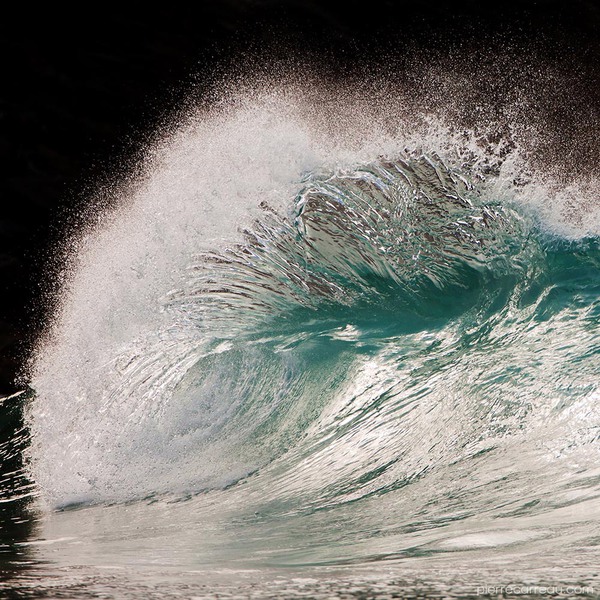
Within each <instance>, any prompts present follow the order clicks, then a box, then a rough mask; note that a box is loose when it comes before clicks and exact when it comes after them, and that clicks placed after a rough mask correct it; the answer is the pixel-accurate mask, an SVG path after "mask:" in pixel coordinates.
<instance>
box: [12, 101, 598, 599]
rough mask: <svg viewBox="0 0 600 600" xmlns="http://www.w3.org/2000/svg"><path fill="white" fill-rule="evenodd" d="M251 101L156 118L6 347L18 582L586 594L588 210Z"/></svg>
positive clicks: (590, 496)
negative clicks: (129, 168)
mask: <svg viewBox="0 0 600 600" xmlns="http://www.w3.org/2000/svg"><path fill="white" fill-rule="evenodd" d="M261 110H262V109H261ZM266 113H267V117H264V112H261V111H258V112H256V111H255V109H252V110H250V113H247V112H246V113H244V114H242V116H241V117H240V118H239V119H238V117H237V116H236V115H237V113H236V114H234V116H233V117H231V116H228V119H229V120H228V121H227V123H225V124H224V123H223V121H218V122H217V124H216V125H215V128H214V129H211V128H210V127H209V126H208V125H205V124H200V125H197V124H196V125H194V127H195V128H193V129H192V130H191V132H190V131H187V132H185V134H181V135H180V137H175V138H174V141H173V140H171V141H170V142H169V143H168V144H167V145H166V146H165V148H164V149H163V150H164V155H162V158H161V155H159V158H158V159H155V161H154V162H152V161H151V163H150V167H151V168H150V170H149V172H150V173H151V174H150V175H149V176H148V177H147V178H146V179H142V182H141V183H140V184H139V186H138V187H137V188H136V187H134V188H133V189H132V190H129V191H127V190H126V194H130V196H128V197H129V198H131V200H130V201H128V203H127V204H125V205H124V206H123V208H121V209H119V210H117V211H116V212H113V213H111V214H107V216H106V217H105V218H103V219H102V220H101V222H100V224H99V225H97V226H94V227H93V228H92V229H91V230H89V231H87V232H85V233H84V234H83V236H82V237H81V239H79V240H77V241H76V243H75V244H74V246H73V247H74V256H75V257H76V258H75V259H74V260H73V264H71V265H70V266H69V271H68V272H67V277H66V278H67V281H68V283H67V286H66V288H65V300H64V302H63V305H62V308H61V310H60V311H59V313H58V315H57V318H56V322H55V324H54V327H53V329H52V331H51V332H49V335H48V338H47V339H46V340H44V341H43V342H41V343H40V346H39V348H38V352H37V354H36V357H35V359H34V361H33V363H32V367H31V373H32V375H31V387H32V389H33V393H32V397H31V398H30V399H29V400H28V401H27V409H26V423H27V426H28V430H29V435H30V442H29V444H28V449H27V450H26V451H25V455H26V473H27V476H28V477H29V479H30V480H32V481H33V482H34V483H33V485H34V488H33V489H34V495H35V500H34V501H33V502H34V504H33V508H31V509H28V510H33V511H34V512H35V514H36V515H37V516H36V517H35V522H36V525H35V528H34V529H33V530H32V531H31V532H30V534H29V537H27V539H26V540H25V541H22V542H20V543H19V544H17V545H16V546H15V547H13V548H12V550H11V551H12V552H14V556H13V558H12V559H11V560H13V562H15V563H23V562H26V563H27V564H29V565H30V566H29V567H26V568H24V575H22V576H21V579H20V582H21V583H20V584H19V585H21V586H22V589H23V590H24V591H23V593H26V590H31V589H32V588H31V587H28V586H31V585H32V584H31V581H33V580H36V579H35V578H36V577H38V578H39V575H40V574H41V575H42V577H41V579H42V580H43V581H44V582H45V583H44V585H47V586H51V585H54V584H53V583H52V582H55V583H56V586H58V588H60V589H61V590H63V591H64V590H71V592H69V593H75V592H73V590H75V589H77V590H79V591H78V592H77V593H81V595H82V596H84V597H85V595H86V594H89V595H92V594H93V593H100V592H99V590H100V591H101V590H103V589H108V590H113V592H114V590H116V589H119V590H121V592H120V593H123V594H124V592H123V590H124V589H128V590H130V593H131V594H134V595H135V593H138V595H139V594H146V593H149V592H148V589H147V588H144V585H149V584H148V581H149V582H151V587H153V586H154V587H153V589H159V588H160V586H163V587H162V588H160V589H162V590H163V591H162V593H163V594H164V595H165V597H169V594H172V595H173V597H175V596H176V594H179V593H184V591H185V590H188V591H187V592H185V593H189V594H192V592H193V594H192V595H194V594H195V595H198V594H200V591H202V590H201V589H200V587H199V586H200V581H202V582H209V583H202V585H208V586H209V587H208V588H206V589H205V590H204V592H203V593H205V592H206V593H207V594H208V595H209V596H210V594H213V593H216V592H215V590H219V589H220V590H221V593H223V594H224V595H225V596H227V594H229V595H232V596H235V594H236V593H240V594H242V592H241V591H240V590H244V589H248V590H249V589H250V587H251V586H258V587H255V588H253V589H255V590H258V591H257V592H256V593H257V594H258V595H257V596H256V597H260V594H261V593H262V594H263V596H264V597H268V596H269V594H271V595H273V596H277V595H279V594H281V593H283V592H282V591H281V589H279V591H277V585H279V584H278V583H277V581H278V578H281V577H283V578H284V579H285V581H287V582H288V583H286V585H288V588H289V589H288V588H286V590H287V591H286V592H285V593H288V594H290V596H293V595H300V594H301V593H304V592H302V590H305V591H306V590H309V591H306V593H309V592H310V590H312V592H310V593H312V594H313V595H314V597H320V596H319V594H322V595H325V594H326V593H328V592H327V590H328V589H329V591H330V592H331V590H330V588H328V586H329V585H330V583H328V582H331V580H333V581H334V582H337V586H338V588H336V587H335V586H336V584H335V583H333V584H332V585H333V588H332V589H334V591H335V589H338V591H339V590H341V589H345V588H344V586H346V587H348V586H350V587H352V586H353V585H357V586H358V588H357V589H358V590H359V591H360V589H363V590H366V589H369V586H371V587H372V586H373V585H380V586H382V588H381V589H380V590H379V592H378V593H380V594H381V595H382V597H385V594H387V593H392V591H393V589H395V587H394V586H400V587H402V586H405V588H406V589H407V590H414V589H416V587H418V585H420V584H419V583H418V582H419V581H425V582H426V584H423V585H426V586H430V587H428V588H427V589H429V590H430V592H431V593H436V590H438V591H439V590H442V591H443V590H458V591H457V592H456V593H457V594H459V595H466V596H468V595H476V594H477V593H480V592H477V591H476V589H475V588H476V587H477V586H479V584H481V585H486V586H489V585H507V584H509V583H514V582H529V583H530V584H531V585H538V586H539V585H542V584H545V583H549V582H552V583H553V584H556V585H558V583H557V582H562V583H561V585H562V584H564V585H565V586H566V585H576V584H577V585H579V586H587V587H586V589H585V590H584V592H582V593H586V594H588V595H589V589H591V587H592V586H593V584H594V581H596V579H595V578H596V577H597V573H596V570H595V568H593V567H592V565H594V564H595V561H596V559H597V556H598V555H597V545H598V540H599V539H600V501H599V492H600V487H599V486H600V471H599V469H598V457H599V455H598V450H599V445H598V444H599V440H598V431H599V427H600V408H599V406H600V405H599V403H598V399H599V396H598V378H599V375H600V338H599V336H598V318H599V315H600V294H599V292H600V269H599V266H600V243H599V238H598V236H597V233H596V230H595V229H594V227H596V225H597V223H596V225H595V221H594V220H593V219H594V218H595V217H594V213H593V212H589V211H588V212H587V213H585V212H584V217H583V219H581V218H580V219H579V220H577V219H574V220H573V221H572V222H569V219H566V220H565V219H564V218H563V217H564V214H565V213H564V210H563V212H561V211H560V210H558V209H557V210H556V211H554V212H551V214H550V213H548V211H546V212H545V213H544V211H540V209H539V205H540V196H542V195H543V194H544V193H546V191H545V190H543V189H542V190H541V191H539V194H538V196H536V197H535V198H534V200H536V201H535V202H534V201H533V200H531V196H530V195H528V194H530V192H531V187H532V186H534V184H533V183H532V184H531V185H530V186H529V188H527V189H525V187H520V186H519V185H517V184H511V180H510V179H509V180H507V179H505V178H504V179H503V175H502V172H501V171H498V172H495V173H494V174H491V175H486V176H483V175H482V170H481V168H480V165H479V163H478V162H477V160H471V161H465V160H457V159H456V153H455V154H453V155H452V154H446V155H445V154H444V153H443V151H442V150H443V149H439V148H432V149H431V151H423V150H422V149H413V150H411V149H400V148H399V147H400V146H404V143H403V142H402V141H398V140H393V139H392V140H391V141H388V142H387V143H388V147H387V148H386V149H385V152H382V149H381V148H377V149H376V150H373V148H371V147H369V145H368V144H365V145H364V147H362V148H361V149H360V150H356V149H353V150H352V152H351V153H348V152H346V150H344V149H340V147H339V146H336V147H335V148H333V149H332V148H331V147H330V146H328V145H327V144H324V143H323V142H322V141H321V142H319V143H317V142H315V141H314V140H313V139H311V138H310V135H308V134H307V133H306V131H305V129H303V127H302V126H300V125H298V122H297V121H295V120H293V119H291V120H290V118H289V116H288V115H285V117H284V118H283V119H275V118H274V117H273V114H272V112H270V111H266ZM236 119H238V120H236ZM253 119H254V120H253ZM265 119H266V120H265ZM240 123H243V124H244V125H243V126H241V125H240ZM247 123H250V125H248V124H247ZM228 127H229V129H228ZM198 128H199V129H198ZM240 131H241V133H240ZM257 132H262V133H260V134H259V133H257ZM248 139H252V140H253V142H254V144H253V145H252V147H251V148H249V147H248V143H247V141H248ZM198 140H201V141H202V142H203V143H202V144H199V142H198ZM206 140H209V141H210V144H206V143H205V142H206ZM432 140H433V138H432ZM319 144H320V145H319ZM431 144H432V146H434V141H432V142H431ZM224 148H227V149H229V151H230V154H227V153H226V152H225V151H224ZM236 153H239V156H238V154H236ZM231 155H235V158H234V159H232V158H231ZM321 155H326V156H327V157H328V159H327V160H326V161H323V160H322V159H321ZM165 156H167V157H168V158H165ZM331 156H333V161H331V160H330V157H331ZM153 160H154V159H153ZM211 161H213V162H211ZM215 161H218V164H219V165H220V166H215ZM223 165H225V166H223ZM219 169H220V170H219ZM232 173H233V175H232ZM507 181H508V183H507ZM240 190H241V191H240ZM120 193H121V192H120ZM240 198H243V199H240ZM236 199H237V200H236ZM542 200H543V198H542ZM544 206H546V207H548V206H551V198H550V197H548V199H547V202H546V204H544ZM561 207H562V208H564V205H561V206H559V209H560V208H561ZM549 214H550V216H548V215H549ZM561 219H562V221H561ZM9 562H10V561H9ZM28 568H30V569H31V573H33V574H34V575H31V573H29V572H28V570H27V569H28ZM124 569H125V570H124ZM28 573H29V574H28ZM107 573H109V574H108V575H107ZM32 578H33V579H32ZM294 578H295V579H294ZM298 578H299V579H298ZM332 578H333V579H332ZM184 580H185V581H187V582H188V583H186V584H185V585H188V588H185V590H184V588H182V587H181V586H184V583H182V582H183V581H184ZM230 580H234V581H237V582H238V583H237V584H235V585H236V586H238V588H239V589H238V588H235V589H233V588H227V586H226V585H225V584H224V583H223V581H228V582H229V581H230ZM400 580H402V581H404V583H402V584H401V583H398V581H400ZM38 581H39V579H38ZM294 581H295V582H296V583H294ZM373 581H376V582H377V584H375V583H373ZM142 582H145V583H142ZM476 584H477V585H476ZM11 585H15V584H14V583H13V584H11ZM69 586H71V587H69ZM73 586H75V587H73ZM77 586H80V587H77ZM210 586H213V587H212V588H211V587H210ZM219 586H221V587H219ZM223 586H225V587H223ZM244 586H250V587H244ZM273 586H275V587H273ZM311 586H312V587H311ZM361 586H362V587H361ZM202 589H204V588H202ZM403 589H404V588H403ZM135 590H138V591H137V592H135ZM144 590H145V591H144ZM182 590H183V591H182ZM210 590H212V592H211V591H210ZM236 590H237V591H236ZM65 593H67V592H65ZM128 593H129V592H128ZM244 593H246V592H244ZM340 593H341V592H340ZM348 593H349V594H350V593H351V592H348ZM352 593H354V592H352ZM356 593H358V592H356ZM440 593H441V592H440ZM481 593H482V594H483V593H492V592H489V591H488V592H481ZM532 593H534V594H535V593H536V592H532ZM249 594H250V592H248V595H249ZM242 595H243V594H242ZM492 595H493V594H492ZM123 597H126V596H125V595H124V596H123ZM323 597H325V596H323Z"/></svg>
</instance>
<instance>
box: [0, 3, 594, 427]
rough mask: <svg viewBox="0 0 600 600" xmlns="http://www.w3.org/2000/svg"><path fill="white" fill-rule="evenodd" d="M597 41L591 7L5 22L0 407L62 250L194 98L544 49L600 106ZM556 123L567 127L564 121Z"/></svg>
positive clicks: (56, 17)
mask: <svg viewBox="0 0 600 600" xmlns="http://www.w3.org/2000/svg"><path fill="white" fill-rule="evenodd" d="M599 32H600V8H599V6H598V2H592V1H583V0H571V1H569V2H564V1H556V2H552V1H547V2H545V1H542V0H540V1H538V2H505V1H503V2H498V3H492V2H480V1H478V2H468V1H467V2H446V3H430V2H410V3H409V2H402V1H398V2H392V1H390V2H385V1H379V0H376V1H365V2H360V3H359V2H346V3H343V4H337V3H336V4H333V3H328V2H316V1H300V0H296V1H294V0H289V1H287V2H281V1H279V2H276V1H273V0H221V1H219V0H215V1H214V2H206V3H199V4H197V5H196V6H193V7H188V8H175V7H174V8H171V9H170V8H162V9H161V10H159V11H155V12H147V11H145V12H142V11H141V10H140V11H139V12H123V11H118V12H108V11H104V10H101V9H99V8H92V7H87V6H86V9H85V10H81V11H80V12H66V11H65V12H62V13H61V12H57V10H56V9H44V10H42V11H40V10H39V9H36V8H33V7H32V8H31V9H22V10H20V11H17V12H16V13H13V16H8V13H7V12H5V16H4V17H3V22H2V24H1V25H0V66H1V79H0V396H1V395H3V394H7V393H11V392H14V391H16V390H17V389H19V386H20V385H22V384H19V383H17V382H15V377H16V376H17V374H18V373H19V371H20V370H21V367H22V365H23V361H24V360H25V359H26V357H27V352H28V350H29V348H30V345H31V343H32V342H33V341H34V340H35V337H36V335H38V333H39V331H40V330H42V329H43V327H44V325H45V323H46V322H47V321H46V319H47V316H48V311H49V310H50V309H51V302H48V301H44V302H43V301H42V296H43V293H42V292H43V290H44V286H45V285H46V282H47V280H48V278H49V277H51V273H52V270H51V269H50V267H49V265H50V264H51V258H52V256H53V254H54V253H55V250H53V248H55V247H56V246H55V245H56V242H57V240H60V238H61V236H62V235H64V231H65V228H66V227H67V225H68V224H69V223H73V222H76V221H77V211H78V210H79V209H80V208H81V207H82V206H83V205H84V204H85V202H86V199H87V198H89V196H90V193H91V192H92V191H93V189H94V188H95V187H96V186H98V185H100V183H101V182H103V181H105V180H106V179H107V178H110V173H111V172H112V170H114V169H115V167H117V166H118V165H120V164H121V163H123V162H125V161H127V159H128V157H130V156H132V155H135V154H136V152H138V151H139V149H140V147H141V146H142V145H143V142H144V139H145V138H146V136H147V135H148V133H149V132H151V131H152V130H153V129H154V128H155V127H156V125H157V123H159V122H160V121H161V120H162V119H164V118H165V117H166V116H168V115H169V114H171V113H172V111H173V110H175V109H176V108H177V107H178V106H179V105H180V103H181V102H182V101H183V99H184V98H185V97H186V95H187V94H188V93H189V92H190V90H191V89H193V90H194V93H195V94H197V95H200V96H202V94H203V93H206V92H208V91H209V90H210V86H211V84H212V82H214V81H215V80H216V79H218V78H219V77H221V76H222V75H223V74H224V73H227V72H230V71H235V70H236V69H238V68H239V65H240V64H242V63H244V62H247V61H248V57H250V56H254V57H255V59H254V60H255V61H256V60H258V61H260V57H261V56H265V57H267V56H268V57H270V58H273V57H277V56H281V57H282V58H286V59H287V60H289V59H290V56H291V57H293V56H298V57H305V56H310V57H311V60H313V61H315V62H320V66H321V69H322V72H324V73H329V74H330V75H331V77H332V78H335V77H343V76H344V73H346V72H350V71H352V69H354V68H355V67H356V66H357V65H362V66H363V68H364V67H365V65H367V66H368V64H369V62H372V63H374V62H380V61H385V60H388V59H389V58H390V57H394V60H398V59H400V60H401V58H402V56H403V55H404V54H405V53H408V51H409V49H410V52H411V55H412V56H413V57H414V56H415V55H416V56H418V55H419V52H421V53H422V54H423V56H424V57H425V56H427V55H429V54H430V53H432V52H437V53H439V54H443V53H444V52H446V51H448V52H451V51H453V50H457V49H460V51H461V52H467V53H468V52H478V51H481V50H486V51H487V52H488V53H490V52H491V53H492V56H493V52H494V48H495V47H498V48H500V47H502V46H507V45H508V46H511V45H514V46H517V47H520V48H523V47H526V46H527V44H529V43H533V42H536V43H537V42H540V41H541V42H542V44H543V45H545V46H544V47H547V48H549V49H550V55H551V60H558V61H560V60H561V56H563V55H568V56H570V57H571V58H570V60H571V64H572V62H573V60H574V61H575V64H580V65H582V66H583V71H582V72H583V73H584V74H583V75H582V77H583V78H584V79H585V81H586V82H587V90H588V91H587V93H588V94H589V96H590V98H589V99H587V100H586V102H587V103H588V104H589V103H595V106H596V107H597V106H600V102H598V98H597V93H596V92H597V90H598V88H599V87H600V86H599V85H598V80H597V79H596V75H597V73H598V71H599V70H600V69H599V67H600V50H599V41H598V40H599ZM257 57H258V58H257ZM553 57H556V58H553ZM584 87H585V86H584ZM594 90H596V92H595V91H594ZM595 94H596V95H595ZM594 114H597V113H594ZM565 115H566V116H565ZM559 116H560V118H563V120H565V122H566V121H567V120H568V111H567V112H565V113H564V114H562V113H561V115H559ZM559 121H560V119H559ZM590 127H597V123H592V124H590ZM4 425H6V424H4ZM1 428H2V427H0V429H1Z"/></svg>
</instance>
